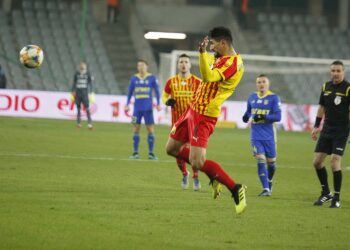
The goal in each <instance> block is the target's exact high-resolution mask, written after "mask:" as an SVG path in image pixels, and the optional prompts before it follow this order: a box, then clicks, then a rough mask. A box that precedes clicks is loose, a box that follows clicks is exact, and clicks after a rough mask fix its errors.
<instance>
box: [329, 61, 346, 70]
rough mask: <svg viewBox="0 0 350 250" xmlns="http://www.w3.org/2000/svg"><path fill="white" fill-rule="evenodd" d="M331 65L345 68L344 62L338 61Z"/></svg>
mask: <svg viewBox="0 0 350 250" xmlns="http://www.w3.org/2000/svg"><path fill="white" fill-rule="evenodd" d="M331 65H341V66H343V68H344V63H343V62H342V61H340V60H336V61H334V62H332V64H331Z"/></svg>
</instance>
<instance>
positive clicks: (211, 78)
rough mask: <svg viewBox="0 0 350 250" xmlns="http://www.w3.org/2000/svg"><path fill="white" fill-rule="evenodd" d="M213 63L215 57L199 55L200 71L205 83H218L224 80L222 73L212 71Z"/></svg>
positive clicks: (206, 54)
mask: <svg viewBox="0 0 350 250" xmlns="http://www.w3.org/2000/svg"><path fill="white" fill-rule="evenodd" d="M212 63H213V56H212V55H210V54H208V53H207V52H205V53H200V54H199V69H200V72H201V75H202V78H203V81H205V82H217V81H220V80H221V79H222V77H221V75H220V73H219V72H218V70H216V69H214V70H213V69H211V68H210V66H209V65H211V64H212Z"/></svg>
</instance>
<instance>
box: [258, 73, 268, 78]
mask: <svg viewBox="0 0 350 250" xmlns="http://www.w3.org/2000/svg"><path fill="white" fill-rule="evenodd" d="M259 77H266V78H268V77H267V75H265V74H260V75H258V78H259Z"/></svg>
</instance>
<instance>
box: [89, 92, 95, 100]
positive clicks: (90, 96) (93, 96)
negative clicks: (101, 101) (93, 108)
mask: <svg viewBox="0 0 350 250" xmlns="http://www.w3.org/2000/svg"><path fill="white" fill-rule="evenodd" d="M95 101H96V98H95V93H94V92H91V93H90V94H89V102H91V103H95Z"/></svg>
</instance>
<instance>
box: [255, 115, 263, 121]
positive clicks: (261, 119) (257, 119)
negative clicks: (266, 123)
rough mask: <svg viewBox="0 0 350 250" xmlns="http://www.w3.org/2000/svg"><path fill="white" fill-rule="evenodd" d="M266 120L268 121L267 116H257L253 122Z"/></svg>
mask: <svg viewBox="0 0 350 250" xmlns="http://www.w3.org/2000/svg"><path fill="white" fill-rule="evenodd" d="M265 119H266V115H255V116H254V118H253V120H254V121H255V122H258V121H263V120H265Z"/></svg>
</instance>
